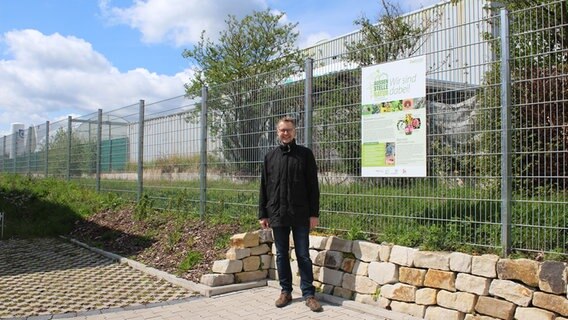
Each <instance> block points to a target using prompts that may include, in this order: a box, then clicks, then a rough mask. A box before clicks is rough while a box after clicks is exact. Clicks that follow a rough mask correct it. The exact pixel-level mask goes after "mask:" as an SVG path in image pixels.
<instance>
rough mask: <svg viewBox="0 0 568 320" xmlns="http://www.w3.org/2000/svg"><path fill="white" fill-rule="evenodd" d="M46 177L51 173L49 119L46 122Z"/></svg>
mask: <svg viewBox="0 0 568 320" xmlns="http://www.w3.org/2000/svg"><path fill="white" fill-rule="evenodd" d="M44 165H45V168H44V172H45V177H46V178H47V176H48V174H49V121H46V122H45V164H44Z"/></svg>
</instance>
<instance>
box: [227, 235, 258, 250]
mask: <svg viewBox="0 0 568 320" xmlns="http://www.w3.org/2000/svg"><path fill="white" fill-rule="evenodd" d="M259 244H260V236H259V234H258V233H256V232H245V233H237V234H235V235H233V236H232V237H231V247H232V248H240V249H242V248H252V247H256V246H258V245H259Z"/></svg>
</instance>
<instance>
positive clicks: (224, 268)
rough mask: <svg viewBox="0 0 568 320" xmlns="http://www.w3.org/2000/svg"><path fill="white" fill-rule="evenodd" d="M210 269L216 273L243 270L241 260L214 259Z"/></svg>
mask: <svg viewBox="0 0 568 320" xmlns="http://www.w3.org/2000/svg"><path fill="white" fill-rule="evenodd" d="M211 270H212V271H213V272H216V273H224V274H227V273H237V272H241V271H243V261H242V260H229V259H225V260H216V261H214V262H213V266H212V267H211Z"/></svg>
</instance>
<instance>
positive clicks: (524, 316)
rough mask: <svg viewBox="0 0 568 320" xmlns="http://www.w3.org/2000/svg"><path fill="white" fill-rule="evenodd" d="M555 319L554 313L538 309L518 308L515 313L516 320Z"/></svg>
mask: <svg viewBox="0 0 568 320" xmlns="http://www.w3.org/2000/svg"><path fill="white" fill-rule="evenodd" d="M555 318H556V316H555V315H554V313H552V312H549V311H546V310H542V309H538V308H523V307H517V311H515V319H516V320H535V319H539V320H554V319H555Z"/></svg>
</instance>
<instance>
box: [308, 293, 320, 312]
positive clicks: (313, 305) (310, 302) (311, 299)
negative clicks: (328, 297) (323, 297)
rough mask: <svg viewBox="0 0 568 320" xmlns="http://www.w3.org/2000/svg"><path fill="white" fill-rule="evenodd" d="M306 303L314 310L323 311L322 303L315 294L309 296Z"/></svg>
mask: <svg viewBox="0 0 568 320" xmlns="http://www.w3.org/2000/svg"><path fill="white" fill-rule="evenodd" d="M306 305H307V306H308V308H310V310H312V311H313V312H322V311H323V308H322V307H321V304H320V303H319V302H318V301H317V300H316V298H315V297H314V296H311V297H308V298H307V299H306Z"/></svg>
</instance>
